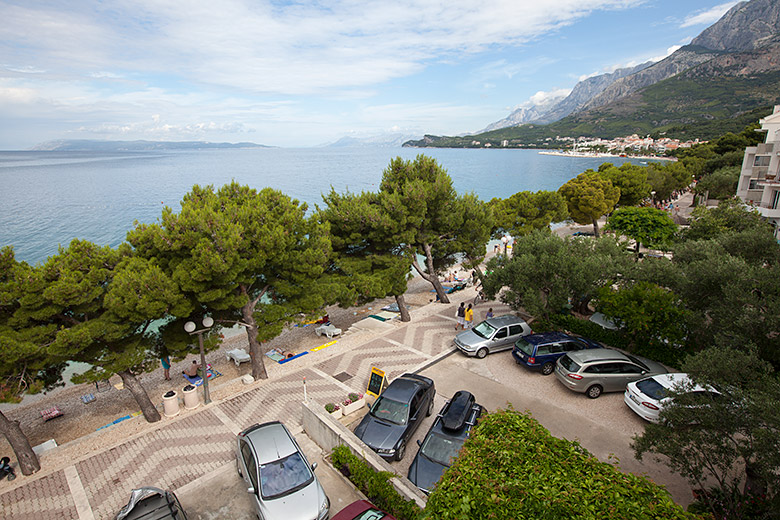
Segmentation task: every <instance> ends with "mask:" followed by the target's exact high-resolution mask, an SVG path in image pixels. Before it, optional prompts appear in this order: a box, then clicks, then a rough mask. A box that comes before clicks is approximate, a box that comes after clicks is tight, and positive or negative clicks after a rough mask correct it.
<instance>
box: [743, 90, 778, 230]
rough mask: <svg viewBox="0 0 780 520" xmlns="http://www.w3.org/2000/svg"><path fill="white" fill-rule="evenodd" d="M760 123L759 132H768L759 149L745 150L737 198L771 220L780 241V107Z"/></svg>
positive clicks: (754, 147) (776, 107) (750, 147)
mask: <svg viewBox="0 0 780 520" xmlns="http://www.w3.org/2000/svg"><path fill="white" fill-rule="evenodd" d="M759 123H760V124H761V128H760V129H757V130H756V131H757V132H766V137H765V139H764V142H763V143H760V144H759V145H758V146H749V147H747V148H746V149H745V157H744V159H743V160H742V171H741V172H740V175H739V182H738V183H737V197H739V198H740V199H742V201H743V202H745V203H746V204H750V205H751V206H753V207H755V208H756V209H757V210H758V212H759V213H761V215H762V216H763V217H764V218H766V219H767V220H769V222H770V223H771V224H772V227H774V230H775V238H780V175H779V174H780V105H776V106H775V109H774V112H773V113H772V114H771V115H769V116H767V117H765V118H763V119H761V120H759Z"/></svg>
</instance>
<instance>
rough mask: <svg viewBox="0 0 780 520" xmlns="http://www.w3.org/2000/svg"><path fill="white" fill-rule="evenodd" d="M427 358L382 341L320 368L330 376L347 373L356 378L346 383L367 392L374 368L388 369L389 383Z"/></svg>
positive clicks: (365, 345)
mask: <svg viewBox="0 0 780 520" xmlns="http://www.w3.org/2000/svg"><path fill="white" fill-rule="evenodd" d="M426 359H427V358H426V357H424V356H423V355H421V354H419V353H417V352H413V351H411V350H409V349H406V348H404V347H403V346H398V345H394V344H393V343H390V342H389V341H387V340H385V339H382V338H380V339H375V340H373V341H370V342H368V343H365V344H364V345H363V346H362V347H361V348H360V349H356V350H351V351H349V352H345V353H344V354H341V355H339V356H336V357H334V358H331V359H328V360H327V361H324V362H323V363H320V364H318V365H316V366H317V368H319V369H320V370H322V371H323V372H325V373H326V374H328V375H330V376H335V375H337V374H341V373H342V372H346V373H347V374H349V375H350V376H352V377H350V378H348V379H346V380H345V381H344V383H346V384H347V385H348V386H350V387H352V388H354V389H355V390H356V391H363V390H365V388H366V386H368V378H369V375H370V374H371V367H372V366H375V367H377V368H381V369H382V370H384V371H385V373H386V375H387V378H388V380H392V379H393V378H394V377H397V376H399V375H401V374H403V373H404V372H406V371H408V370H409V369H410V368H412V367H414V366H417V365H419V364H420V363H421V362H423V361H425V360H426Z"/></svg>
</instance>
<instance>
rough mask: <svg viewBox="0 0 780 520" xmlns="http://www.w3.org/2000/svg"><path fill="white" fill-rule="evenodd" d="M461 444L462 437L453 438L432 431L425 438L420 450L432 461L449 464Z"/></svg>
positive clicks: (456, 454)
mask: <svg viewBox="0 0 780 520" xmlns="http://www.w3.org/2000/svg"><path fill="white" fill-rule="evenodd" d="M462 446H463V439H453V438H451V437H445V436H443V435H440V434H438V433H432V434H431V435H429V436H428V438H427V439H425V442H424V443H423V445H422V447H421V448H420V452H421V453H422V454H423V455H425V456H426V457H428V458H429V459H431V460H432V461H434V462H438V463H439V464H444V465H445V466H449V465H450V464H452V459H454V458H455V457H457V456H458V452H460V448H461V447H462Z"/></svg>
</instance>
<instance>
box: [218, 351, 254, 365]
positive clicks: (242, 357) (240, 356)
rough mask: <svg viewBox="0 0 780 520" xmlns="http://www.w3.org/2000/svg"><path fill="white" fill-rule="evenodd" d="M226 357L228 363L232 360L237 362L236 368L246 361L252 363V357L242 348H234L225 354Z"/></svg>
mask: <svg viewBox="0 0 780 520" xmlns="http://www.w3.org/2000/svg"><path fill="white" fill-rule="evenodd" d="M225 357H226V358H227V360H228V361H230V360H231V359H232V360H233V361H234V362H235V364H236V366H239V365H240V364H241V363H243V362H245V361H252V357H251V356H250V355H249V354H247V353H246V350H244V349H242V348H234V349H233V350H228V351H227V352H225Z"/></svg>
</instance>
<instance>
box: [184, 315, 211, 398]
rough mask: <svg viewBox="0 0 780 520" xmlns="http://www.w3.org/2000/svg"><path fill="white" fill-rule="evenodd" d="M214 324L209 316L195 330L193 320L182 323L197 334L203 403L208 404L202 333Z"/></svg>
mask: <svg viewBox="0 0 780 520" xmlns="http://www.w3.org/2000/svg"><path fill="white" fill-rule="evenodd" d="M212 325H214V319H213V318H212V317H211V316H204V317H203V328H202V329H199V330H195V329H196V328H197V325H195V322H194V321H188V322H187V323H185V324H184V330H185V331H187V333H188V334H189V335H190V336H191V335H193V334H197V335H198V345H199V346H200V367H201V370H203V376H202V377H203V404H209V403H210V402H211V395H210V394H209V374H208V370H206V353H205V352H204V350H203V333H204V332H207V331H208V330H209V329H210V328H211V326H212Z"/></svg>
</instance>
